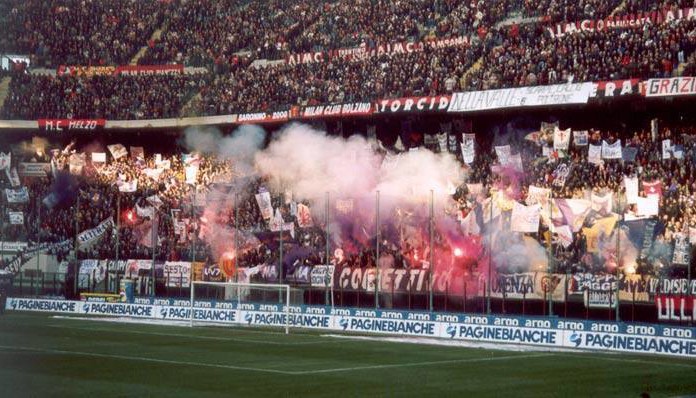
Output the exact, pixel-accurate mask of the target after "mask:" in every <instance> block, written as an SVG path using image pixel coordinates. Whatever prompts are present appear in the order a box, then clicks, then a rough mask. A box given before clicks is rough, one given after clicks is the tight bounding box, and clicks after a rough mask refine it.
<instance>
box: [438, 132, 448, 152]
mask: <svg viewBox="0 0 696 398" xmlns="http://www.w3.org/2000/svg"><path fill="white" fill-rule="evenodd" d="M437 145H438V147H439V148H440V152H442V153H445V152H447V133H442V134H438V135H437Z"/></svg>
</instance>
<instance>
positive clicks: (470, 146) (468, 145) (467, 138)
mask: <svg viewBox="0 0 696 398" xmlns="http://www.w3.org/2000/svg"><path fill="white" fill-rule="evenodd" d="M475 137H476V136H475V135H474V134H462V143H461V148H462V160H463V161H464V163H466V164H472V163H474V157H475V156H476V149H475V147H474V139H475Z"/></svg>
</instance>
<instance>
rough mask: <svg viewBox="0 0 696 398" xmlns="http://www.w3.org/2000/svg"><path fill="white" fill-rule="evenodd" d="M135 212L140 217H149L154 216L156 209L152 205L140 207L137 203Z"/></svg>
mask: <svg viewBox="0 0 696 398" xmlns="http://www.w3.org/2000/svg"><path fill="white" fill-rule="evenodd" d="M135 213H136V214H137V215H138V217H149V218H153V216H154V214H155V209H154V207H152V206H145V207H140V205H138V204H137V203H136V204H135Z"/></svg>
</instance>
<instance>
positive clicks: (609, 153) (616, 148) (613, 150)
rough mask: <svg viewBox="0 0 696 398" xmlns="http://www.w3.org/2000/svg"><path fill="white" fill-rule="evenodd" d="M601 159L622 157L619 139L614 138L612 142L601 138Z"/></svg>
mask: <svg viewBox="0 0 696 398" xmlns="http://www.w3.org/2000/svg"><path fill="white" fill-rule="evenodd" d="M602 159H623V155H622V152H621V140H616V142H615V143H613V144H609V143H608V142H606V141H604V140H602Z"/></svg>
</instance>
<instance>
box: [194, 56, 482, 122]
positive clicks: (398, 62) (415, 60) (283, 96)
mask: <svg viewBox="0 0 696 398" xmlns="http://www.w3.org/2000/svg"><path fill="white" fill-rule="evenodd" d="M480 54H481V47H480V45H478V44H473V45H471V46H464V47H461V46H459V47H448V48H437V49H435V48H431V47H428V46H427V45H426V46H425V47H424V50H423V51H415V52H412V53H404V54H391V55H388V54H383V55H380V56H375V57H370V58H368V59H365V60H361V61H355V60H351V59H348V58H338V57H337V58H333V59H330V60H328V61H327V62H317V63H309V64H299V65H289V64H279V65H275V66H268V67H266V68H259V69H255V68H249V69H245V70H239V71H238V73H234V74H230V75H228V76H225V77H222V78H220V79H218V80H217V81H215V82H214V83H213V84H212V85H210V86H209V87H205V88H204V89H203V90H201V96H202V101H201V107H202V108H201V110H200V113H201V114H204V115H214V114H228V113H232V112H250V111H273V110H278V109H287V108H288V107H289V106H290V105H318V104H329V103H342V102H359V101H373V100H377V99H380V98H399V97H409V96H419V95H436V94H444V93H452V92H454V91H456V90H459V89H461V88H462V87H464V86H465V85H464V80H463V78H464V76H465V73H466V71H467V70H468V69H469V68H470V67H471V65H472V63H473V62H475V60H476V59H477V58H478V57H479V56H480Z"/></svg>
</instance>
